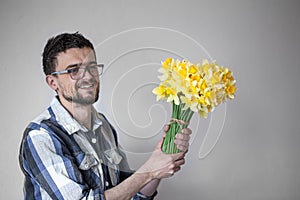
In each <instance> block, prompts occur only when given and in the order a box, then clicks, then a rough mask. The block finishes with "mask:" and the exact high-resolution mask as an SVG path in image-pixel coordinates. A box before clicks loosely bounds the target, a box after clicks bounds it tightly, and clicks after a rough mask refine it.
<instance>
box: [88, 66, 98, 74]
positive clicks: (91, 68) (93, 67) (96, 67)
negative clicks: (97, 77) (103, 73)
mask: <svg viewBox="0 0 300 200" xmlns="http://www.w3.org/2000/svg"><path fill="white" fill-rule="evenodd" d="M87 68H88V69H89V71H90V72H91V73H95V72H97V71H98V66H97V65H89V66H87Z"/></svg>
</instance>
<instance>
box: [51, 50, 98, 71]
mask: <svg viewBox="0 0 300 200" xmlns="http://www.w3.org/2000/svg"><path fill="white" fill-rule="evenodd" d="M56 60H57V69H56V70H63V69H65V68H66V67H67V66H69V65H72V64H77V63H85V62H90V61H96V56H95V53H94V51H93V50H92V49H91V48H88V47H84V48H71V49H68V50H66V51H65V52H61V53H59V54H58V55H57V56H56Z"/></svg>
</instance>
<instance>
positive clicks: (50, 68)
mask: <svg viewBox="0 0 300 200" xmlns="http://www.w3.org/2000/svg"><path fill="white" fill-rule="evenodd" d="M84 47H89V48H91V49H92V50H93V51H94V46H93V44H92V43H91V42H90V41H89V40H88V39H86V38H85V37H84V36H83V35H82V34H80V33H78V32H76V33H62V34H59V35H57V36H55V37H52V38H50V39H49V40H48V42H47V44H46V46H45V48H44V52H43V71H44V73H45V75H49V74H51V73H52V72H54V71H55V69H56V65H57V58H56V57H57V55H58V54H59V53H61V52H65V51H66V50H68V49H71V48H84Z"/></svg>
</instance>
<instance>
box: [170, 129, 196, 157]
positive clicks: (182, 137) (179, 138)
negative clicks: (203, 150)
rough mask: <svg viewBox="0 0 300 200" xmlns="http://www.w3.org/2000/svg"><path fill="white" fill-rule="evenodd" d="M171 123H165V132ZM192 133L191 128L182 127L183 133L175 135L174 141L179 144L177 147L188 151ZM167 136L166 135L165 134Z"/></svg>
mask: <svg viewBox="0 0 300 200" xmlns="http://www.w3.org/2000/svg"><path fill="white" fill-rule="evenodd" d="M169 128H170V125H165V127H164V131H165V134H166V132H167V131H168V130H169ZM190 134H192V130H191V129H189V128H184V129H182V131H181V133H179V134H176V135H175V140H174V143H175V144H177V148H178V149H179V150H180V151H181V152H188V149H189V146H190V144H189V142H190V138H191V137H190ZM164 137H165V136H164Z"/></svg>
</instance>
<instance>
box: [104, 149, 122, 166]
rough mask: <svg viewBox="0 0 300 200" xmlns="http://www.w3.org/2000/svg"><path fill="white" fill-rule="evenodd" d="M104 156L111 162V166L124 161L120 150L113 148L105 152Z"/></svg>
mask: <svg viewBox="0 0 300 200" xmlns="http://www.w3.org/2000/svg"><path fill="white" fill-rule="evenodd" d="M104 156H105V158H106V160H107V161H108V162H109V164H111V165H119V163H120V162H121V160H122V158H123V157H122V156H121V155H120V154H119V152H118V149H116V148H112V149H108V150H106V151H104Z"/></svg>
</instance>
